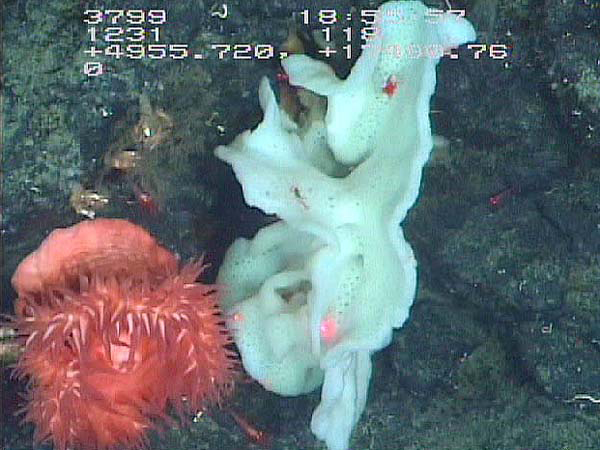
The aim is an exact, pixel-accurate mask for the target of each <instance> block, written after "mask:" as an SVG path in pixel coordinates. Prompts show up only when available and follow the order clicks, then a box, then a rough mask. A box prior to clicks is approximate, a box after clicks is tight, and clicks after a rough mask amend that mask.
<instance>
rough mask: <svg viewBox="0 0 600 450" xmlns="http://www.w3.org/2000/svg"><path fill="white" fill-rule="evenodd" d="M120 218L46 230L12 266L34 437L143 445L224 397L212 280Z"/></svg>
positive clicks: (224, 364) (225, 362) (224, 338)
mask: <svg viewBox="0 0 600 450" xmlns="http://www.w3.org/2000/svg"><path fill="white" fill-rule="evenodd" d="M204 267H205V266H203V264H202V262H201V261H196V262H192V263H189V264H187V265H184V266H183V267H180V266H179V261H178V259H177V257H176V256H175V255H174V254H173V253H171V252H170V251H168V250H167V249H165V248H164V247H162V246H160V245H159V244H158V243H157V242H156V240H155V239H154V238H153V237H152V236H151V235H150V234H149V233H148V232H146V231H145V230H144V229H143V228H141V227H139V226H137V225H134V224H132V223H130V222H128V221H126V220H120V219H96V220H89V221H84V222H81V223H79V224H77V225H74V226H72V227H70V228H65V229H58V230H55V231H53V232H52V233H51V234H50V235H49V236H48V237H47V238H46V240H45V241H44V242H43V243H42V244H41V245H40V247H39V248H38V249H37V250H36V251H34V252H33V253H32V254H30V255H29V256H28V257H27V258H25V260H24V261H23V262H21V264H20V265H19V267H18V268H17V270H16V272H15V274H14V276H13V278H12V283H13V286H14V288H15V290H16V291H17V294H18V299H17V300H16V303H15V312H16V317H15V318H14V326H15V328H16V329H17V331H18V333H19V334H20V335H21V336H22V337H23V338H24V342H25V343H24V352H23V354H22V356H21V357H20V359H19V361H18V363H17V366H16V373H17V374H18V375H19V376H21V377H26V378H28V379H29V385H28V386H29V387H28V403H27V405H26V406H25V408H24V411H25V413H26V415H25V420H26V421H29V422H33V423H34V424H35V427H36V431H35V440H36V442H38V443H39V442H43V441H52V443H53V444H54V446H55V447H56V448H58V449H60V450H65V449H67V448H68V449H76V448H83V449H125V448H135V449H139V448H143V447H145V446H146V445H147V437H146V433H147V431H148V430H150V429H158V430H161V429H164V427H165V425H173V424H174V423H176V420H175V419H174V418H172V417H171V416H169V411H170V409H172V410H173V411H174V412H175V413H176V414H177V415H178V417H179V419H180V420H181V421H185V418H186V415H187V414H188V413H194V412H196V411H197V410H198V409H202V408H205V407H206V406H208V405H211V404H214V403H220V401H221V400H222V399H223V398H224V396H226V395H228V394H229V393H230V392H231V391H232V389H233V385H234V381H235V379H236V377H237V374H238V372H237V367H238V363H237V361H236V357H235V355H234V353H233V351H232V350H230V349H228V345H229V344H230V342H231V338H230V336H229V335H228V333H227V331H226V328H225V326H224V323H223V320H222V317H221V312H220V309H219V304H218V299H219V291H218V290H217V288H216V287H215V286H212V285H203V284H201V283H198V282H197V281H196V279H197V277H198V276H199V274H200V273H201V272H202V270H203V268H204Z"/></svg>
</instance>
